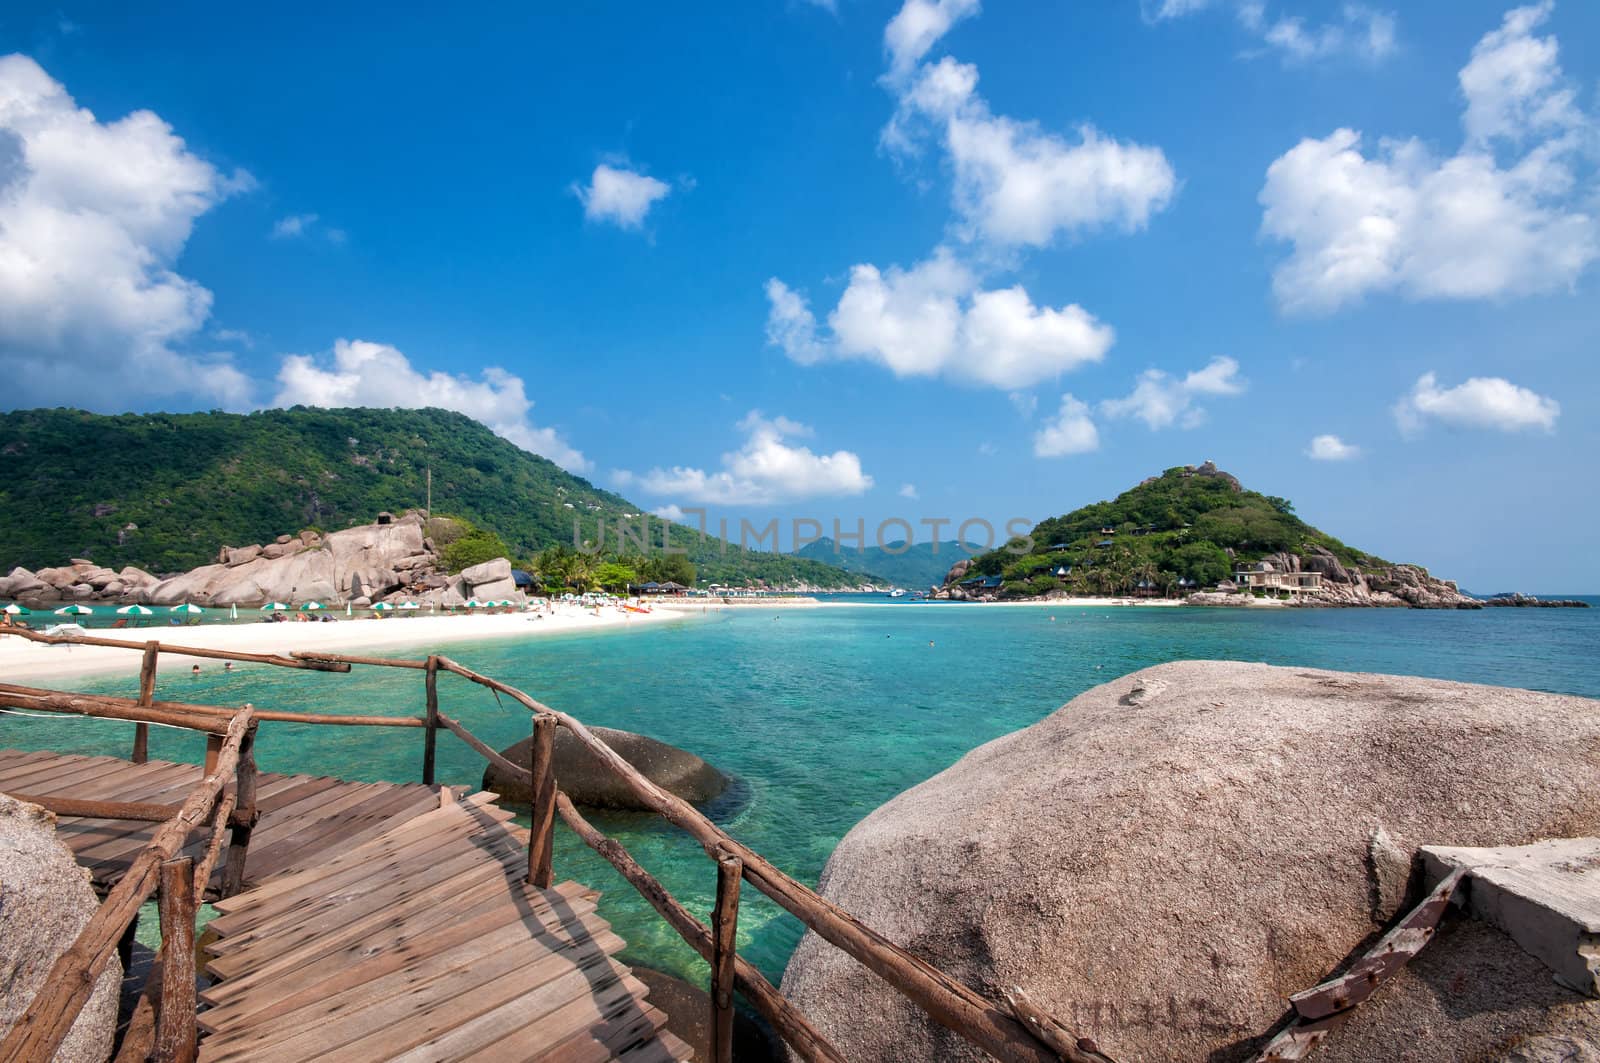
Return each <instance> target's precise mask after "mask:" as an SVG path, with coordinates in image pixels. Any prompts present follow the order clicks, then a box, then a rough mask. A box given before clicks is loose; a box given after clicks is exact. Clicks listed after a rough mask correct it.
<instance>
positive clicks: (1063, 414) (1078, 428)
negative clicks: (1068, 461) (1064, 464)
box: [1033, 394, 1100, 458]
mask: <svg viewBox="0 0 1600 1063" xmlns="http://www.w3.org/2000/svg"><path fill="white" fill-rule="evenodd" d="M1099 449H1100V431H1099V429H1097V428H1096V427H1095V424H1094V419H1093V418H1092V417H1090V416H1089V406H1088V404H1087V403H1084V402H1080V401H1079V400H1078V399H1076V398H1073V397H1072V396H1071V395H1070V394H1069V395H1063V396H1061V409H1060V411H1059V412H1058V413H1057V414H1056V418H1055V420H1053V421H1047V422H1045V423H1044V424H1043V425H1042V426H1040V428H1039V431H1037V432H1035V433H1034V436H1033V452H1034V454H1035V455H1037V456H1038V457H1041V458H1060V457H1064V456H1066V455H1068V454H1087V453H1088V452H1090V451H1092V450H1099Z"/></svg>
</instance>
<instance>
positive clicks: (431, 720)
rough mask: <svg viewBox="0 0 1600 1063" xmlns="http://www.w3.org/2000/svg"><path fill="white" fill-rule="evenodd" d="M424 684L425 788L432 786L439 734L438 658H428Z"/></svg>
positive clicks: (423, 768) (423, 743)
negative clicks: (426, 706)
mask: <svg viewBox="0 0 1600 1063" xmlns="http://www.w3.org/2000/svg"><path fill="white" fill-rule="evenodd" d="M424 682H425V683H426V685H427V690H428V716H427V720H428V729H427V731H426V733H424V735H423V737H422V783H423V785H424V786H432V785H433V751H434V743H435V740H436V738H437V736H438V733H439V658H438V657H435V656H432V655H430V656H429V657H428V672H427V678H426V680H425V681H424Z"/></svg>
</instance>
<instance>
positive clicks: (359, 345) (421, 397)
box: [272, 340, 590, 472]
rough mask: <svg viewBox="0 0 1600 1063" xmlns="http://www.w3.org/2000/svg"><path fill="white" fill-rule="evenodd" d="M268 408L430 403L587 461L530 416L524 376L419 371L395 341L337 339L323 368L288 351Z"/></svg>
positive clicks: (576, 465)
mask: <svg viewBox="0 0 1600 1063" xmlns="http://www.w3.org/2000/svg"><path fill="white" fill-rule="evenodd" d="M272 405H273V406H323V407H341V406H375V407H380V408H393V409H421V408H423V407H428V406H435V407H439V408H441V409H446V410H455V411H457V412H458V413H464V414H466V415H467V416H468V417H471V418H472V419H473V420H475V421H481V422H482V423H483V424H485V425H487V426H488V427H489V428H490V429H491V430H492V431H493V432H495V434H497V435H500V436H503V437H504V438H506V439H508V440H510V441H511V442H513V443H515V444H516V445H517V446H519V447H521V448H522V449H524V450H527V451H531V452H532V453H534V454H540V455H543V456H544V457H546V458H549V459H550V460H551V461H553V462H555V463H556V464H557V465H560V466H562V467H563V468H566V469H570V470H572V471H574V472H583V471H585V470H587V469H588V468H589V465H590V463H589V461H588V460H587V459H586V458H584V456H583V455H582V454H581V453H579V452H578V451H577V450H575V449H573V447H572V446H571V445H569V444H568V443H567V442H566V440H564V439H562V438H561V436H560V435H559V434H558V433H557V432H556V431H555V429H553V428H540V427H538V426H537V425H535V424H534V423H533V422H532V421H531V420H529V419H528V412H529V411H530V410H531V409H532V408H533V401H532V400H531V399H529V398H528V396H527V392H526V390H525V389H524V387H523V383H522V378H521V377H517V376H513V375H511V374H510V373H507V372H506V371H505V370H503V369H495V368H490V369H485V370H484V371H483V377H482V379H480V380H472V379H469V378H467V377H465V376H453V375H451V374H449V373H441V372H432V373H424V372H421V371H419V370H418V369H416V368H414V367H413V366H412V364H411V361H410V359H408V358H407V357H406V356H405V355H404V354H402V353H401V352H400V351H398V350H396V349H395V348H394V347H391V346H388V345H387V344H382V343H372V342H370V341H368V340H339V341H338V342H337V343H335V344H334V345H333V364H332V366H331V367H327V368H324V367H323V366H321V365H319V364H318V362H317V359H315V358H313V357H311V356H310V355H303V354H291V355H288V356H287V357H285V358H284V360H283V365H282V366H281V368H280V369H279V370H278V394H277V396H276V397H275V398H274V399H273V400H272Z"/></svg>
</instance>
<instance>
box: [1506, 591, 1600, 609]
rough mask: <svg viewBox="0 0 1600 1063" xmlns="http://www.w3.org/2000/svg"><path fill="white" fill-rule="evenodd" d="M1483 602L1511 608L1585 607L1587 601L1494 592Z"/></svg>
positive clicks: (1587, 606)
mask: <svg viewBox="0 0 1600 1063" xmlns="http://www.w3.org/2000/svg"><path fill="white" fill-rule="evenodd" d="M1483 604H1484V605H1487V606H1491V607H1500V608H1511V609H1587V608H1589V603H1588V602H1580V601H1578V600H1577V599H1576V598H1536V597H1534V596H1533V595H1531V594H1496V595H1494V596H1493V597H1492V598H1485V599H1484V600H1483Z"/></svg>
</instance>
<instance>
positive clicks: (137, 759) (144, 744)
mask: <svg viewBox="0 0 1600 1063" xmlns="http://www.w3.org/2000/svg"><path fill="white" fill-rule="evenodd" d="M160 652H161V643H159V642H147V643H145V644H144V663H143V664H142V665H141V666H140V668H139V707H140V708H143V709H148V708H149V707H150V706H151V705H153V704H154V703H155V700H156V656H157V655H158V654H159V653H160ZM149 759H150V725H149V724H147V723H136V724H134V725H133V762H134V763H135V764H143V763H144V762H145V761H147V760H149Z"/></svg>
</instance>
